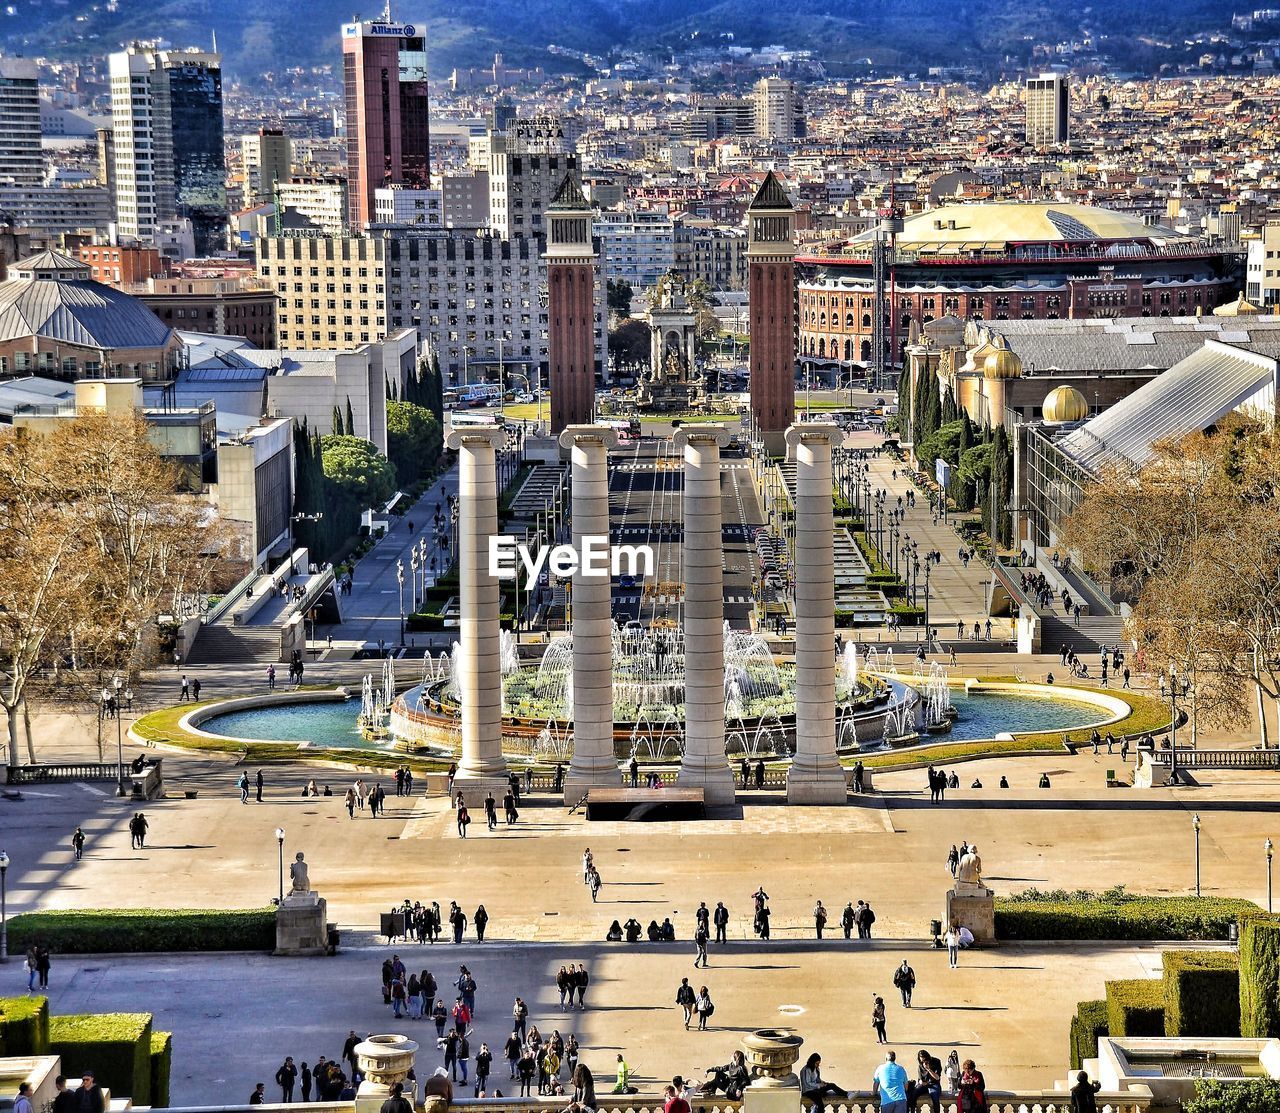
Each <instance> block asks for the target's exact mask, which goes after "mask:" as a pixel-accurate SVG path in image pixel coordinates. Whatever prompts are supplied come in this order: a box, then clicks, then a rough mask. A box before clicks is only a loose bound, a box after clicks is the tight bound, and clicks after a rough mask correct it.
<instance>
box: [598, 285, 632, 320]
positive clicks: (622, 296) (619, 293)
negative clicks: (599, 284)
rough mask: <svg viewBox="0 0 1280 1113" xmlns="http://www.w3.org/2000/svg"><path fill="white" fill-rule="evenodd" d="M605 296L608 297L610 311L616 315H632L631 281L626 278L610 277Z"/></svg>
mask: <svg viewBox="0 0 1280 1113" xmlns="http://www.w3.org/2000/svg"><path fill="white" fill-rule="evenodd" d="M605 296H606V298H607V299H608V304H609V312H610V313H611V314H613V315H614V316H615V317H630V316H631V298H632V297H633V291H632V289H631V283H630V282H628V281H627V280H626V279H625V278H619V279H616V280H615V279H612V278H611V279H609V280H608V282H607V283H606V285H605Z"/></svg>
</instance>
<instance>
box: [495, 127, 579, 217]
mask: <svg viewBox="0 0 1280 1113" xmlns="http://www.w3.org/2000/svg"><path fill="white" fill-rule="evenodd" d="M557 145H560V146H563V144H562V143H561V144H557ZM534 146H535V149H534V150H532V151H530V150H529V144H527V143H526V141H525V140H524V139H523V138H522V137H521V136H519V135H515V134H507V135H498V134H497V133H496V132H490V133H489V225H490V227H491V228H492V229H493V232H494V235H497V236H501V237H502V238H503V239H510V238H511V237H512V236H540V235H542V234H543V233H544V232H545V228H544V226H543V225H544V221H543V213H544V211H545V210H546V208H547V205H548V203H549V202H550V201H551V199H552V198H553V197H554V196H555V195H556V192H557V191H558V190H559V189H560V186H561V184H562V183H563V182H564V176H565V174H573V173H576V172H577V170H578V156H577V155H576V154H573V153H571V152H567V151H563V150H559V151H547V150H546V149H545V146H546V145H545V144H535V145H534Z"/></svg>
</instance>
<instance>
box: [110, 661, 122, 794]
mask: <svg viewBox="0 0 1280 1113" xmlns="http://www.w3.org/2000/svg"><path fill="white" fill-rule="evenodd" d="M111 687H112V688H113V689H114V691H115V700H116V795H117V796H123V795H124V735H123V732H122V730H121V727H120V690H121V689H122V688H123V687H124V681H123V680H121V679H120V676H119V674H117V675H116V677H115V678H114V679H113V680H112V681H111Z"/></svg>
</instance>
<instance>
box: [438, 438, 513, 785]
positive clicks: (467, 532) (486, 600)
mask: <svg viewBox="0 0 1280 1113" xmlns="http://www.w3.org/2000/svg"><path fill="white" fill-rule="evenodd" d="M505 440H506V430H504V429H496V428H486V427H480V426H468V427H466V428H463V429H455V430H453V431H452V432H451V433H450V434H449V447H450V448H453V449H456V450H457V451H458V462H459V477H458V495H459V504H458V561H459V564H458V567H459V580H460V584H459V588H460V591H459V594H460V596H461V599H460V603H461V613H460V615H459V628H460V633H461V637H460V639H459V646H460V649H461V658H462V662H461V668H460V669H459V670H458V696H459V702H460V703H461V705H462V760H461V761H459V763H458V776H457V778H456V780H455V781H454V789H455V791H462V790H466V791H467V792H468V793H470V795H471V800H470V803H471V804H472V806H475V805H476V804H477V803H479V801H480V799H481V797H480V795H479V793H482V792H484V791H492V792H493V793H494V795H495V796H499V797H500V796H501V794H502V791H503V789H504V787H505V786H504V783H503V782H505V780H506V776H507V762H506V759H505V758H504V757H503V756H502V625H501V621H500V616H499V606H500V603H501V592H500V590H499V586H498V579H497V577H496V576H494V575H493V574H492V573H493V570H492V569H491V568H490V567H489V538H491V537H496V536H497V534H498V469H497V450H498V448H500V447H501V446H502V445H503V443H505Z"/></svg>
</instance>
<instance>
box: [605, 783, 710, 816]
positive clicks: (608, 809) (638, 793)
mask: <svg viewBox="0 0 1280 1113" xmlns="http://www.w3.org/2000/svg"><path fill="white" fill-rule="evenodd" d="M706 814H707V809H706V801H705V799H704V798H703V794H702V789H700V788H593V789H591V791H590V792H588V793H587V819H588V820H593V819H623V820H631V821H644V820H659V819H660V820H672V819H704V818H705V817H706Z"/></svg>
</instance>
